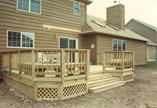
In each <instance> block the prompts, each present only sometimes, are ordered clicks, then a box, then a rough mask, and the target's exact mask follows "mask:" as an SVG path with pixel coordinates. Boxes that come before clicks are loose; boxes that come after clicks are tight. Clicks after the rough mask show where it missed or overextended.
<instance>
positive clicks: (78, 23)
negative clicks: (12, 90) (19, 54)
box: [0, 0, 149, 65]
mask: <svg viewBox="0 0 157 108" xmlns="http://www.w3.org/2000/svg"><path fill="white" fill-rule="evenodd" d="M91 3H92V1H91V0H79V1H78V0H0V7H1V8H0V21H1V22H0V51H6V50H18V49H26V48H27V49H35V48H72V49H91V44H94V45H95V47H94V49H92V50H91V61H92V62H93V63H94V64H96V61H97V58H96V56H97V53H99V52H100V53H102V51H112V50H114V51H117V50H118V51H135V64H136V65H142V64H146V61H147V59H146V57H147V53H146V52H147V50H146V42H147V41H149V40H148V39H146V38H144V37H142V36H140V35H138V34H136V33H134V32H131V31H130V30H127V29H125V16H124V6H123V5H122V4H119V5H116V6H112V7H110V8H108V9H107V23H106V22H105V20H103V19H100V18H97V17H92V16H88V17H87V5H89V4H91ZM104 13H105V12H104ZM91 20H92V21H91ZM99 23H100V24H99ZM106 24H107V25H106ZM111 25H112V26H111ZM113 46H114V47H113ZM0 57H1V55H0ZM0 61H1V59H0ZM0 64H1V63H0Z"/></svg>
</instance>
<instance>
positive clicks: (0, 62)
mask: <svg viewBox="0 0 157 108" xmlns="http://www.w3.org/2000/svg"><path fill="white" fill-rule="evenodd" d="M0 76H2V54H1V53H0Z"/></svg>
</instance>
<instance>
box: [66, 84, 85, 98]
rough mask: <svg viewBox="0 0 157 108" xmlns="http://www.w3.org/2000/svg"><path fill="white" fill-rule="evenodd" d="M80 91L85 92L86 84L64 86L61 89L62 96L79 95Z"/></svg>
mask: <svg viewBox="0 0 157 108" xmlns="http://www.w3.org/2000/svg"><path fill="white" fill-rule="evenodd" d="M82 93H86V84H79V85H73V86H68V87H64V89H63V96H64V97H68V96H72V95H79V94H82Z"/></svg>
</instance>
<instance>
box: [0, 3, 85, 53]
mask: <svg viewBox="0 0 157 108" xmlns="http://www.w3.org/2000/svg"><path fill="white" fill-rule="evenodd" d="M73 1H74V0H41V15H40V14H34V13H30V12H25V11H20V10H17V6H16V5H17V0H0V39H1V40H0V49H1V50H0V51H3V50H16V49H19V48H7V30H14V31H21V32H31V33H35V36H34V37H35V44H34V45H35V48H59V39H56V38H55V36H56V35H58V36H64V37H73V38H78V43H79V46H78V48H84V47H83V46H84V38H83V37H82V36H80V35H79V33H78V32H76V31H75V32H73V31H68V30H60V29H48V28H44V27H43V24H46V25H51V26H57V27H61V28H68V29H74V30H81V29H82V27H83V25H85V22H86V5H85V4H84V3H81V4H80V9H81V10H80V15H78V14H74V10H73Z"/></svg>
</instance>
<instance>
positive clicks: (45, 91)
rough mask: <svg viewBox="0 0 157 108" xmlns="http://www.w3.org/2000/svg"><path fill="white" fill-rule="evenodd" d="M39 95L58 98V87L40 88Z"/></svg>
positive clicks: (40, 96)
mask: <svg viewBox="0 0 157 108" xmlns="http://www.w3.org/2000/svg"><path fill="white" fill-rule="evenodd" d="M37 97H38V98H53V99H58V88H38V90H37Z"/></svg>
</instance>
